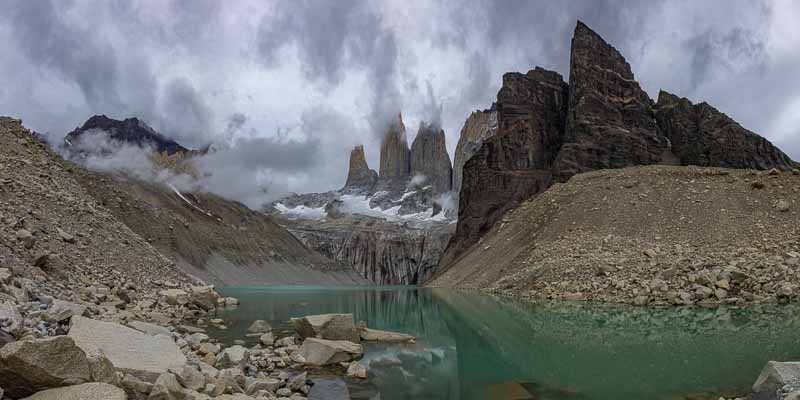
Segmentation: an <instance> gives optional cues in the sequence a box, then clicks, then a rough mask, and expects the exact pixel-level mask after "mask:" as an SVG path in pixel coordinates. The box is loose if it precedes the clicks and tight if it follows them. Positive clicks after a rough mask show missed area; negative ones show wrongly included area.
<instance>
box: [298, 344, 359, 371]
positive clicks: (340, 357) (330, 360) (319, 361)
mask: <svg viewBox="0 0 800 400" xmlns="http://www.w3.org/2000/svg"><path fill="white" fill-rule="evenodd" d="M363 353H364V350H363V348H362V347H361V345H360V344H356V343H353V342H348V341H346V340H325V339H316V338H308V339H306V340H305V341H304V342H303V345H302V346H300V348H299V349H297V351H296V352H295V354H296V355H297V356H299V357H300V359H301V360H304V361H303V362H305V363H306V364H311V365H317V366H321V365H329V364H335V363H339V362H344V361H350V360H352V359H354V358H357V357H360V356H361V355H362V354H363Z"/></svg>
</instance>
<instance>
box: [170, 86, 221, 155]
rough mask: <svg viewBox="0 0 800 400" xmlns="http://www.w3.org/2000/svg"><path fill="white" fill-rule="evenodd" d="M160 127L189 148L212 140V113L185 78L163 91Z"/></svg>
mask: <svg viewBox="0 0 800 400" xmlns="http://www.w3.org/2000/svg"><path fill="white" fill-rule="evenodd" d="M162 118H163V120H162V121H160V122H161V126H162V127H164V133H165V134H167V135H168V136H170V137H172V138H174V139H175V140H177V141H179V142H182V143H187V144H189V145H190V146H194V147H197V146H200V145H203V144H207V143H208V142H209V141H211V140H212V139H213V128H212V119H213V110H212V109H211V107H209V105H208V104H206V102H205V100H204V99H203V97H202V95H201V94H200V93H198V92H197V90H196V89H195V88H194V86H192V84H191V83H190V82H189V81H187V80H186V79H175V80H173V81H171V82H169V83H168V84H167V86H166V87H165V89H164V96H163V104H162Z"/></svg>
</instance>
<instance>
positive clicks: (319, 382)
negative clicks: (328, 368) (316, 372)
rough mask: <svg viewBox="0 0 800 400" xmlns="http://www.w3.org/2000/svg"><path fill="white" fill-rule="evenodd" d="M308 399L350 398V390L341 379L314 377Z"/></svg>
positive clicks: (334, 399) (335, 399)
mask: <svg viewBox="0 0 800 400" xmlns="http://www.w3.org/2000/svg"><path fill="white" fill-rule="evenodd" d="M308 400H350V391H349V390H348V389H347V383H345V381H343V380H341V379H314V386H312V387H311V391H310V392H309V393H308Z"/></svg>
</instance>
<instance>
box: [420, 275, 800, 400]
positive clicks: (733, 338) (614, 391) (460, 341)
mask: <svg viewBox="0 0 800 400" xmlns="http://www.w3.org/2000/svg"><path fill="white" fill-rule="evenodd" d="M434 298H435V299H436V301H437V302H441V303H443V304H446V305H447V306H448V307H447V308H448V309H447V310H446V312H444V313H443V314H442V315H443V316H444V317H445V320H446V321H447V323H448V326H450V328H451V331H452V332H453V334H454V337H455V341H456V346H457V348H458V355H459V357H458V370H459V376H460V379H461V382H462V390H463V391H464V392H465V393H481V390H482V388H485V387H486V386H488V385H490V384H496V383H500V382H504V381H510V380H511V381H513V380H516V381H520V382H534V383H535V384H537V385H539V386H540V387H548V388H550V389H551V390H552V389H556V393H561V394H560V395H555V396H554V397H548V398H554V399H578V398H591V399H635V398H636V399H638V398H648V399H652V398H661V397H663V396H665V395H668V394H688V393H697V392H710V393H723V392H729V391H731V390H734V391H741V392H746V391H747V389H748V388H749V385H750V383H752V382H753V381H755V378H756V376H757V375H758V372H759V371H760V369H761V368H762V367H763V365H764V363H765V362H766V361H767V360H770V359H778V360H787V359H796V358H797V356H798V355H800V346H798V339H797V336H796V335H795V334H794V333H793V332H796V331H797V329H798V327H800V320H798V318H797V317H796V315H797V309H796V308H795V307H792V308H789V307H783V308H778V307H773V306H764V307H757V306H753V307H748V308H734V307H729V308H707V309H706V308H700V307H695V308H642V307H630V306H605V305H589V304H553V303H538V304H537V303H530V304H529V303H516V302H512V301H509V300H501V299H498V298H493V297H489V296H476V295H474V294H468V293H460V292H454V291H438V290H437V291H435V292H434ZM551 396H552V394H551ZM583 396H586V397H583ZM474 398H483V396H482V395H476V396H475V397H474ZM714 398H715V399H716V398H718V397H714Z"/></svg>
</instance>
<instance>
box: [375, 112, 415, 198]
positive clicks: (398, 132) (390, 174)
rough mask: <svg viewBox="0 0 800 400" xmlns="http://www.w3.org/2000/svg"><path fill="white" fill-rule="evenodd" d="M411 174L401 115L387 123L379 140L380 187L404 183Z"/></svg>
mask: <svg viewBox="0 0 800 400" xmlns="http://www.w3.org/2000/svg"><path fill="white" fill-rule="evenodd" d="M410 174H411V163H410V152H409V149H408V139H407V138H406V127H405V125H403V119H402V117H400V116H398V118H397V120H396V121H394V122H392V124H391V125H389V128H388V130H387V131H386V135H384V137H383V141H382V142H381V165H380V170H379V178H378V179H379V182H380V184H381V186H382V187H392V188H394V187H397V186H403V185H405V183H406V181H407V180H408V179H409V177H410Z"/></svg>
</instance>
